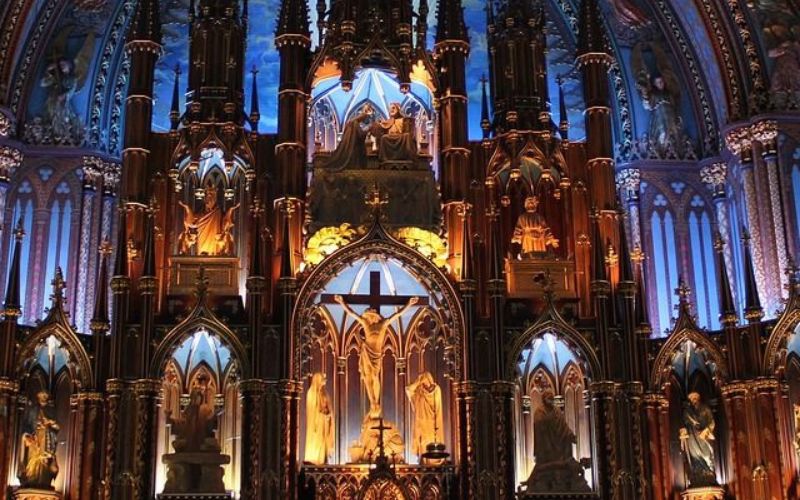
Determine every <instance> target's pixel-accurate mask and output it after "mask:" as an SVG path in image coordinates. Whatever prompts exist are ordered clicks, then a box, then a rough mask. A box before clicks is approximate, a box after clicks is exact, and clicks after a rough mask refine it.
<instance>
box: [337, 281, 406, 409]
mask: <svg viewBox="0 0 800 500" xmlns="http://www.w3.org/2000/svg"><path fill="white" fill-rule="evenodd" d="M334 300H335V301H336V303H337V304H339V305H341V306H342V308H343V309H344V312H345V313H346V314H347V315H349V316H351V317H353V319H355V320H356V321H357V322H358V324H359V325H360V326H361V328H362V329H363V331H364V335H363V338H361V339H360V341H359V344H360V346H359V353H358V372H359V374H360V376H361V385H363V386H364V390H365V391H366V393H367V399H369V414H368V416H369V417H370V418H373V419H376V418H380V417H381V416H382V413H383V410H382V407H381V372H382V371H383V346H384V343H385V342H386V332H387V331H388V330H389V326H390V325H391V324H392V323H393V322H394V321H395V320H396V319H397V318H399V317H400V316H402V315H403V314H405V312H406V311H408V309H409V308H411V307H412V306H414V305H415V304H416V303H417V302H418V299H417V297H411V298H410V299H409V300H408V303H407V304H406V305H405V306H403V307H402V308H400V310H399V311H397V312H396V313H394V314H392V315H391V316H389V317H388V318H383V317H382V316H381V315H380V313H379V312H378V311H376V310H375V309H372V308H369V309H367V310H366V311H364V313H363V314H361V315H359V314H358V313H356V312H355V311H353V309H351V308H350V306H348V305H347V302H345V300H344V298H343V297H342V296H341V295H336V296H335V297H334Z"/></svg>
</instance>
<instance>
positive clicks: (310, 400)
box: [305, 373, 333, 465]
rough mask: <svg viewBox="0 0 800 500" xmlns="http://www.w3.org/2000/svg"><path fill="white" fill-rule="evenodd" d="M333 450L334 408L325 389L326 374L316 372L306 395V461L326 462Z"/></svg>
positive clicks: (314, 462) (313, 462)
mask: <svg viewBox="0 0 800 500" xmlns="http://www.w3.org/2000/svg"><path fill="white" fill-rule="evenodd" d="M332 450H333V410H332V408H331V403H330V398H329V397H328V391H327V389H325V374H324V373H315V374H313V375H312V376H311V385H310V386H309V388H308V394H307V395H306V447H305V461H306V462H309V463H312V464H317V465H322V464H325V463H327V462H328V455H330V453H331V451H332Z"/></svg>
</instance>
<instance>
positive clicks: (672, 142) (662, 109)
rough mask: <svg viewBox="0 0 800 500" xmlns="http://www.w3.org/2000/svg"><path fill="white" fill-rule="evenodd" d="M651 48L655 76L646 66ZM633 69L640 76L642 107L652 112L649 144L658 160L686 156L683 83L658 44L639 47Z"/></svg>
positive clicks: (637, 85)
mask: <svg viewBox="0 0 800 500" xmlns="http://www.w3.org/2000/svg"><path fill="white" fill-rule="evenodd" d="M645 45H647V46H648V47H649V49H650V52H651V53H652V55H653V58H654V59H655V70H656V71H655V72H651V71H650V69H649V68H648V65H647V63H646V62H645V55H644V53H643V52H644V49H645V47H644V46H645ZM631 66H632V68H633V72H634V74H635V75H636V90H637V91H638V92H639V96H640V97H641V98H642V106H643V107H644V109H645V110H647V111H649V112H650V126H649V130H648V136H647V137H648V140H649V143H650V147H651V148H652V149H654V150H655V151H654V152H655V156H656V157H657V158H668V157H670V156H671V155H676V154H680V153H685V151H683V149H684V146H685V142H686V141H685V140H684V133H683V121H682V120H681V117H680V114H679V111H678V110H679V109H680V97H681V91H680V88H681V87H680V83H679V82H678V78H677V76H676V75H675V71H674V70H673V69H672V67H671V66H670V63H669V57H668V56H667V54H666V53H665V52H664V49H663V48H662V47H661V46H660V45H658V44H655V43H649V44H645V43H639V44H636V46H635V47H634V48H633V53H632V54H631Z"/></svg>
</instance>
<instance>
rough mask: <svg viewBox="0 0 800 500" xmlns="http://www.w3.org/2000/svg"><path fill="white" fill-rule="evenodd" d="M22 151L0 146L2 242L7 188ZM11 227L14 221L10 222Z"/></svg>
mask: <svg viewBox="0 0 800 500" xmlns="http://www.w3.org/2000/svg"><path fill="white" fill-rule="evenodd" d="M0 116H2V114H0ZM23 157H24V156H23V154H22V151H20V150H19V149H16V148H12V147H11V146H0V241H2V237H3V233H4V231H5V226H6V224H7V222H6V220H5V216H6V198H7V196H8V188H9V187H10V185H11V179H12V178H13V177H14V173H15V172H16V171H17V169H18V168H19V166H20V165H22V160H23ZM10 224H11V225H13V224H14V221H10Z"/></svg>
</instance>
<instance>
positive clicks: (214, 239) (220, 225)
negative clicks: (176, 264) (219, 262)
mask: <svg viewBox="0 0 800 500" xmlns="http://www.w3.org/2000/svg"><path fill="white" fill-rule="evenodd" d="M203 202H204V207H203V211H202V212H200V213H195V211H194V209H193V208H192V207H191V206H189V205H188V204H186V203H184V202H183V201H178V204H179V205H180V206H181V207H183V212H184V215H183V232H181V234H180V235H179V236H178V246H179V248H180V251H181V253H183V254H188V253H190V252H191V250H192V249H194V250H195V252H196V254H197V255H230V254H232V253H233V226H234V224H233V214H234V212H235V211H236V209H237V208H239V204H238V203H236V204H235V205H233V206H231V207H230V208H228V209H227V210H225V211H224V212H223V210H222V208H221V207H220V206H219V205H217V188H216V187H215V186H213V185H211V184H209V185H207V186H206V188H205V191H204V197H203Z"/></svg>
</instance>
